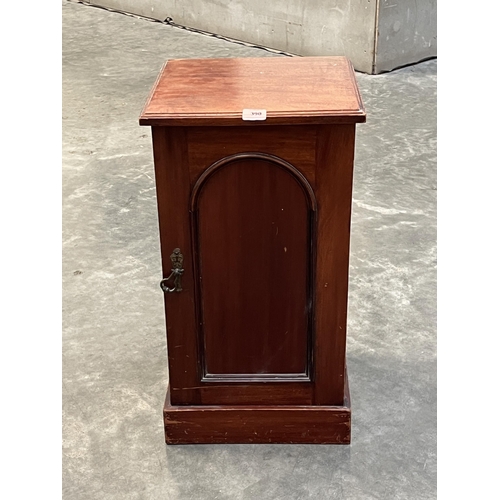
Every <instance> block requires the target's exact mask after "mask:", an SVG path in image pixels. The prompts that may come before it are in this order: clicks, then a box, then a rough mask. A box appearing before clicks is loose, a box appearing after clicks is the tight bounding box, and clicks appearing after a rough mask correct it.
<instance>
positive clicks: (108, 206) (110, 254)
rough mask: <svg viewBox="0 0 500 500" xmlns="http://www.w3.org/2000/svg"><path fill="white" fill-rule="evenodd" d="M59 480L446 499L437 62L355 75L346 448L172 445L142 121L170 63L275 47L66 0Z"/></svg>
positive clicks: (125, 489)
mask: <svg viewBox="0 0 500 500" xmlns="http://www.w3.org/2000/svg"><path fill="white" fill-rule="evenodd" d="M62 12H63V30H64V32H63V52H64V54H63V134H64V135H63V225H64V233H63V257H64V262H63V307H64V310H63V316H64V324H63V334H64V338H63V346H64V352H63V401H64V403H63V423H64V428H63V436H64V443H63V469H64V470H63V491H64V498H65V499H66V500H70V499H75V500H76V499H78V500H80V499H81V500H83V499H89V500H90V499H91V500H98V499H120V500H125V499H152V500H153V499H163V500H164V499H186V500H187V499H190V500H191V499H195V500H197V499H211V500H212V499H213V500H215V499H228V500H237V499H273V500H275V499H286V500H292V499H299V500H301V499H305V498H312V499H317V500H320V499H346V500H347V499H352V500H354V499H388V500H397V499H402V500H409V499H410V500H419V499H425V500H427V499H430V498H434V497H435V495H436V345H435V343H436V162H435V159H436V67H437V64H436V61H429V62H426V63H422V64H419V65H417V66H413V67H408V68H405V69H401V70H398V71H395V72H393V73H389V74H384V75H379V76H368V75H363V74H359V75H358V80H359V85H360V88H361V93H362V96H363V99H364V102H365V105H366V109H367V113H368V121H367V123H366V124H362V125H359V126H358V139H357V149H356V166H355V179H354V202H353V220H352V254H351V278H350V296H349V298H350V305H349V325H348V326H349V329H348V366H349V379H350V384H351V396H352V406H353V429H352V444H351V445H350V446H315V445H226V446H221V445H217V446H208V445H203V446H201V445H191V446H173V447H168V448H167V447H166V445H165V444H164V436H163V428H162V413H161V410H162V405H163V399H164V393H165V388H166V384H167V362H166V352H165V337H164V316H163V302H162V301H163V298H162V293H161V291H160V289H159V286H158V283H159V280H160V276H161V271H160V253H159V242H158V227H157V216H156V200H155V185H154V176H153V162H152V151H151V139H150V130H149V129H148V128H146V127H139V125H138V116H139V113H140V111H141V108H142V105H143V103H144V101H145V99H146V96H147V94H148V91H149V89H150V87H151V85H152V84H153V82H154V80H155V78H156V76H157V73H158V71H159V70H160V67H161V65H162V64H163V62H164V61H165V60H166V59H167V58H179V57H216V56H219V57H220V56H232V57H236V56H242V57H245V56H262V57H282V56H279V55H276V54H272V53H270V52H266V51H264V50H261V49H257V48H251V47H246V46H243V45H239V44H235V43H230V42H227V41H224V40H220V39H217V38H214V37H208V36H204V35H200V34H196V33H192V32H188V31H185V30H180V29H177V28H172V27H169V26H165V25H162V24H158V23H153V22H149V21H146V20H143V19H137V18H133V17H129V16H125V15H122V14H118V13H111V12H108V11H105V10H101V9H98V8H94V7H89V6H85V5H81V4H74V3H63V8H62Z"/></svg>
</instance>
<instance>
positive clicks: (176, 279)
mask: <svg viewBox="0 0 500 500" xmlns="http://www.w3.org/2000/svg"><path fill="white" fill-rule="evenodd" d="M170 260H171V262H172V269H171V271H172V272H171V273H170V275H169V276H168V277H167V278H163V279H162V280H161V281H160V287H161V289H162V290H163V291H164V292H165V293H172V292H182V284H181V276H182V274H183V273H184V269H182V262H183V260H184V256H183V255H182V254H181V250H180V249H179V248H175V249H174V251H173V252H172V255H171V256H170ZM170 280H173V286H169V283H168V282H169V281H170Z"/></svg>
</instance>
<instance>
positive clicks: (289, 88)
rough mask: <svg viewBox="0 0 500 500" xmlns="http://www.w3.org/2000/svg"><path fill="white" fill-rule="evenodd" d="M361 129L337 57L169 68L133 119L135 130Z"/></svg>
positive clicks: (348, 79) (351, 88)
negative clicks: (158, 127)
mask: <svg viewBox="0 0 500 500" xmlns="http://www.w3.org/2000/svg"><path fill="white" fill-rule="evenodd" d="M364 121H366V114H365V110H364V106H363V102H362V100H361V97H360V95H359V90H358V86H357V84H356V77H355V74H354V70H353V67H352V65H351V63H350V61H349V60H348V59H347V58H345V57H258V58H254V57H252V58H236V59H235V58H224V59H174V60H169V61H167V62H166V63H165V65H164V66H163V69H162V71H161V72H160V75H159V76H158V79H157V80H156V83H155V84H154V86H153V88H152V90H151V93H150V95H149V98H148V100H147V102H146V105H145V106H144V109H143V111H142V113H141V116H140V118H139V123H140V124H141V125H177V126H179V125H180V126H183V125H184V126H190V125H231V126H236V125H276V124H308V123H310V124H321V123H360V122H364Z"/></svg>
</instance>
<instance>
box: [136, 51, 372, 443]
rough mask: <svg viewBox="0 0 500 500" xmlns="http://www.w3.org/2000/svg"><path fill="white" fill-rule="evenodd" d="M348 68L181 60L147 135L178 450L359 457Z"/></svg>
mask: <svg viewBox="0 0 500 500" xmlns="http://www.w3.org/2000/svg"><path fill="white" fill-rule="evenodd" d="M365 120H366V115H365V111H364V108H363V104H362V101H361V98H360V95H359V92H358V88H357V85H356V80H355V75H354V71H353V68H352V66H351V64H350V62H349V61H348V60H347V59H346V58H344V57H292V58H289V57H265V58H239V59H185V60H184V59H183V60H170V61H168V62H167V63H166V64H165V66H164V67H163V69H162V71H161V73H160V75H159V77H158V79H157V81H156V83H155V85H154V87H153V89H152V91H151V94H150V97H149V99H148V101H147V103H146V105H145V107H144V110H143V112H142V114H141V116H140V124H141V125H147V126H151V128H152V137H153V154H154V164H155V175H156V189H157V200H158V217H159V227H160V243H161V256H162V264H163V280H162V281H161V288H162V290H163V292H164V298H165V311H166V330H167V334H166V335H167V350H168V369H169V388H168V391H167V397H166V402H165V407H164V420H165V436H166V442H167V443H169V444H182V443H349V442H350V424H351V410H350V400H349V389H348V382H347V370H346V360H345V352H346V323H347V292H348V276H349V233H350V216H351V195H352V178H353V175H352V174H353V160H354V139H355V128H356V123H360V122H364V121H365Z"/></svg>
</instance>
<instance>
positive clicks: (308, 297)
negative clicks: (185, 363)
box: [191, 153, 316, 382]
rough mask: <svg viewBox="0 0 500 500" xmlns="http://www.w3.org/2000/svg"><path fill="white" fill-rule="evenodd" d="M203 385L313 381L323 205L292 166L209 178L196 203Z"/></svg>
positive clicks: (220, 165)
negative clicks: (317, 230) (318, 223)
mask: <svg viewBox="0 0 500 500" xmlns="http://www.w3.org/2000/svg"><path fill="white" fill-rule="evenodd" d="M191 213H192V237H193V248H194V252H193V253H194V269H195V281H196V288H197V292H196V302H197V309H198V314H197V317H198V336H199V348H200V353H201V364H202V375H203V376H202V379H203V380H205V381H210V380H213V381H234V382H238V381H246V382H248V381H250V382H252V381H255V382H263V381H266V380H272V381H279V380H283V381H287V380H297V381H300V380H302V381H307V380H310V374H311V373H312V367H311V363H312V355H311V349H312V336H313V294H312V283H313V276H312V273H313V269H314V266H313V258H314V252H313V243H314V224H315V214H316V202H315V198H314V194H313V191H312V189H311V187H310V185H309V183H308V182H307V180H306V179H305V178H304V177H303V176H302V175H301V174H300V172H299V171H298V170H297V169H295V168H294V167H293V166H292V165H290V164H289V163H287V162H285V161H283V160H281V159H280V158H277V157H274V156H271V155H265V154H260V153H245V154H238V155H233V156H231V157H227V158H224V159H223V160H220V161H219V162H217V163H215V164H214V165H212V166H211V167H210V168H208V169H207V170H206V171H205V172H204V173H203V175H202V176H201V177H200V179H199V180H198V182H197V183H196V185H195V187H194V189H193V192H192V197H191Z"/></svg>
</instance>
